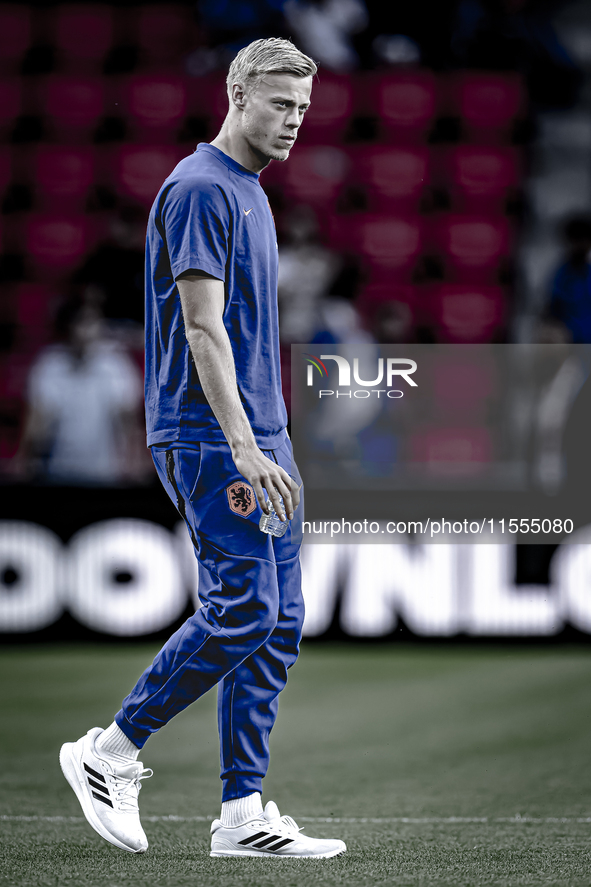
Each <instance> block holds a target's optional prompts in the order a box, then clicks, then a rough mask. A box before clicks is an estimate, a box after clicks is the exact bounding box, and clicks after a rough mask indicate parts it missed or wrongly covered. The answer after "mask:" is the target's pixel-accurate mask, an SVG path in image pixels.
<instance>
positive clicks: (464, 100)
mask: <svg viewBox="0 0 591 887" xmlns="http://www.w3.org/2000/svg"><path fill="white" fill-rule="evenodd" d="M452 101H453V102H454V104H455V110H456V113H458V114H459V116H460V117H461V118H462V122H463V126H464V129H465V131H466V135H467V136H468V138H469V139H470V140H471V141H475V142H480V143H483V144H496V143H502V142H503V141H506V140H507V139H508V137H509V135H510V129H511V126H512V124H513V121H514V120H515V118H516V117H517V116H518V115H519V113H520V111H521V110H522V107H523V101H524V91H523V83H522V81H521V78H520V77H519V75H517V74H489V73H482V72H473V71H469V72H464V73H462V74H460V75H458V77H457V78H456V79H455V83H454V84H453V85H452Z"/></svg>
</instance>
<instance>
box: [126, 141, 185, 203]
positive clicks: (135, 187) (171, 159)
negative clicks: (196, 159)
mask: <svg viewBox="0 0 591 887" xmlns="http://www.w3.org/2000/svg"><path fill="white" fill-rule="evenodd" d="M113 159H114V170H113V172H114V179H115V187H116V188H117V190H118V191H119V192H120V193H121V194H124V195H125V196H126V197H132V198H134V199H135V200H138V201H139V202H140V203H142V204H143V205H144V206H147V207H148V206H151V204H152V202H153V200H154V198H155V197H156V194H157V193H158V191H159V190H160V187H161V185H162V183H163V181H164V179H165V178H166V177H167V176H168V175H170V173H171V172H172V170H173V169H174V168H175V166H176V165H177V163H178V162H179V160H180V159H181V152H180V151H179V149H178V148H177V147H176V146H172V145H161V146H156V145H154V146H150V145H123V146H121V148H119V149H117V150H116V151H115V152H114V157H113Z"/></svg>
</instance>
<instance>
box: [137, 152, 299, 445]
mask: <svg viewBox="0 0 591 887" xmlns="http://www.w3.org/2000/svg"><path fill="white" fill-rule="evenodd" d="M190 270H193V271H198V270H200V271H205V272H206V273H207V274H211V275H212V276H213V277H216V278H218V279H219V280H222V281H223V282H224V287H225V307H224V313H223V322H224V326H225V328H226V330H227V332H228V336H229V339H230V343H231V347H232V352H233V355H234V362H235V366H236V377H237V383H238V391H239V394H240V398H241V401H242V404H243V406H244V410H245V413H246V416H247V418H248V420H249V422H250V425H251V427H252V430H253V433H254V436H255V439H256V441H257V443H258V445H259V446H260V447H262V448H263V449H265V448H268V449H271V448H273V447H275V446H278V445H279V444H280V443H281V442H282V441H283V440H284V438H285V427H286V425H287V413H286V410H285V404H284V402H283V395H282V391H281V365H280V353H279V325H278V311H277V237H276V233H275V224H274V222H273V216H272V213H271V209H270V207H269V202H268V200H267V197H266V195H265V193H264V191H263V189H262V188H261V186H260V184H259V177H258V175H256V174H255V173H252V172H250V171H249V170H247V169H245V168H244V167H242V166H240V164H238V163H236V162H235V161H234V160H232V159H231V158H230V157H228V156H227V155H226V154H224V153H223V152H222V151H220V150H218V149H217V148H214V147H213V146H212V145H208V144H200V145H198V147H197V150H196V151H195V153H194V154H192V155H190V156H189V157H186V158H185V159H184V160H182V161H181V162H180V163H179V164H178V166H177V167H176V168H175V169H174V170H173V172H172V173H171V175H170V176H169V177H168V178H167V179H166V181H165V182H164V184H163V186H162V188H161V189H160V192H159V193H158V195H157V197H156V200H155V202H154V205H153V207H152V210H151V213H150V218H149V221H148V231H147V241H146V382H145V395H146V424H147V431H148V445H149V446H151V445H152V444H161V443H164V442H167V441H180V442H187V443H189V442H193V441H195V442H197V441H208V442H217V441H224V440H225V437H224V433H223V431H222V429H221V427H220V425H219V423H218V421H217V419H216V417H215V415H214V413H213V410H212V409H211V407H210V406H209V403H208V401H207V398H206V397H205V394H204V393H203V389H202V387H201V384H200V381H199V375H198V373H197V370H196V367H195V363H194V361H193V358H192V355H191V351H190V348H189V345H188V342H187V338H186V335H185V329H184V323H183V316H182V311H181V303H180V297H179V292H178V288H177V286H176V283H175V279H176V278H177V277H178V276H179V275H180V274H182V273H183V272H185V271H190Z"/></svg>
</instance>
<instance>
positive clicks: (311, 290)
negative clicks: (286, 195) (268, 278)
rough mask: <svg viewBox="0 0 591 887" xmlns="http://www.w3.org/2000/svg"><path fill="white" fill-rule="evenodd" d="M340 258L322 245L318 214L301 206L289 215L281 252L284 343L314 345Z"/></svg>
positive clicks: (280, 301)
mask: <svg viewBox="0 0 591 887" xmlns="http://www.w3.org/2000/svg"><path fill="white" fill-rule="evenodd" d="M341 265H342V263H341V260H340V259H339V256H337V255H336V254H335V253H333V252H332V251H331V250H329V249H327V248H326V247H324V246H323V245H322V244H321V243H320V241H319V225H318V220H317V218H316V214H315V213H314V210H313V209H312V208H311V207H310V206H306V205H305V204H300V205H299V206H296V207H294V209H293V210H291V211H290V212H289V214H287V218H286V221H285V242H284V243H283V244H282V246H281V247H280V248H279V283H278V296H279V310H280V313H281V324H280V329H281V339H282V341H283V342H285V343H291V342H310V341H311V339H312V337H313V336H314V333H315V332H316V329H317V327H318V303H319V301H320V299H321V298H322V297H323V296H325V295H326V293H327V292H328V291H329V290H330V288H331V285H332V284H333V282H334V281H335V279H336V277H337V274H338V272H339V270H340V268H341Z"/></svg>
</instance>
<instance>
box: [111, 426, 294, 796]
mask: <svg viewBox="0 0 591 887" xmlns="http://www.w3.org/2000/svg"><path fill="white" fill-rule="evenodd" d="M263 452H264V453H265V455H266V456H267V457H268V458H269V459H272V460H273V461H276V462H277V463H278V464H279V465H281V466H282V468H285V470H286V471H287V473H288V474H294V476H295V477H296V479H297V481H298V483H301V479H300V477H299V474H297V469H296V468H295V465H293V464H292V456H291V444H290V442H289V440H288V438H287V436H286V439H285V442H284V443H283V444H281V445H280V446H279V447H278V448H277V449H274V450H265V451H263ZM152 455H153V458H154V462H155V465H156V469H157V471H158V474H159V476H160V479H161V481H162V483H163V484H164V487H165V488H166V491H167V492H168V494H169V496H170V497H171V499H172V501H173V502H174V504H175V505H176V507H177V508H178V510H179V512H180V514H181V516H182V517H183V518H184V520H185V521H186V524H187V528H188V530H189V533H190V535H191V538H192V540H193V543H194V545H195V548H196V553H197V554H198V562H199V597H200V599H201V601H202V604H203V606H202V607H201V609H199V610H197V612H196V613H195V614H194V615H193V616H191V618H190V619H188V620H187V621H186V622H185V623H184V625H182V626H181V628H180V629H179V630H178V631H177V632H175V633H174V634H173V635H172V637H171V638H170V639H169V640H168V641H167V643H166V644H165V645H164V647H163V648H162V649H161V650H160V652H159V653H158V655H157V656H156V658H155V659H154V662H153V663H152V665H151V666H150V667H149V668H148V669H146V671H145V672H144V674H143V675H142V676H141V678H140V679H139V681H138V682H137V684H136V686H135V687H134V688H133V690H132V691H131V693H130V694H129V696H127V697H126V698H125V699H124V701H123V703H122V707H121V710H120V711H119V712H118V713H117V715H116V716H115V720H116V722H117V724H118V725H119V727H120V728H121V729H122V730H123V732H124V733H125V734H126V736H127V737H128V738H129V739H131V741H132V742H134V743H135V744H136V745H137V746H138V747H139V748H141V747H142V746H143V745H144V743H145V742H146V740H147V739H148V737H149V736H150V734H151V733H154V732H155V731H156V730H159V729H160V727H162V726H163V725H164V724H166V723H167V722H168V721H169V720H170V719H171V718H172V717H174V715H175V714H177V713H178V712H180V711H182V710H183V709H184V708H186V707H187V706H188V705H190V704H191V702H193V701H194V700H195V699H198V698H199V697H200V696H202V695H203V694H204V693H205V692H206V691H207V690H209V689H210V688H211V687H213V686H214V685H215V684H217V685H218V725H219V734H220V756H221V778H222V780H223V786H224V788H223V795H222V800H224V801H228V800H231V799H232V798H240V797H244V796H245V795H248V794H250V793H251V792H254V791H262V787H261V781H262V778H263V776H264V775H265V773H266V772H267V767H268V763H269V733H270V732H271V729H272V727H273V724H274V722H275V718H276V716H277V697H278V695H279V693H280V691H281V690H282V689H283V687H284V686H285V684H286V681H287V669H288V668H289V667H290V666H291V665H293V663H294V662H295V660H296V658H297V655H298V649H299V643H300V639H301V628H302V622H303V616H304V605H303V598H302V592H301V574H300V562H299V548H300V546H299V541H292V532H291V529H289V528H288V530H287V532H286V534H285V536H283V537H282V538H275V537H272V536H269V535H267V534H266V533H262V532H261V531H260V530H259V525H258V524H259V518H260V516H261V513H262V512H261V509H260V507H259V506H258V503H257V501H256V497H255V496H254V491H252V489H251V488H250V487H249V485H248V484H246V482H245V480H244V478H243V477H242V476H241V475H240V474H239V473H238V472H237V470H236V467H235V465H234V462H233V461H232V458H231V456H230V448H229V446H228V445H227V444H225V443H223V444H217V443H216V444H209V443H201V444H192V445H190V446H183V445H182V444H172V445H170V446H168V445H166V446H163V447H152ZM302 513H303V503H300V506H299V507H298V509H297V511H296V515H295V517H294V520H293V521H292V525H293V529H294V531H295V532H294V540H297V539H298V538H299V532H297V530H298V529H299V527H298V525H299V524H300V521H301V515H302Z"/></svg>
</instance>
